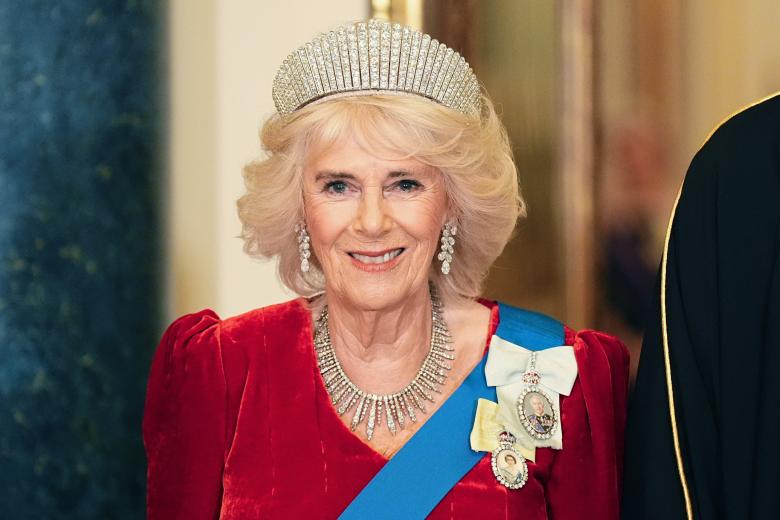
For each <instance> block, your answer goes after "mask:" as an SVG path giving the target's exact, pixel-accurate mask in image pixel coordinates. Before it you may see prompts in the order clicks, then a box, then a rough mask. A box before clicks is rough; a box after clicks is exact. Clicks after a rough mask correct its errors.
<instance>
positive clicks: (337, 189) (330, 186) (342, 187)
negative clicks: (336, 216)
mask: <svg viewBox="0 0 780 520" xmlns="http://www.w3.org/2000/svg"><path fill="white" fill-rule="evenodd" d="M347 188H348V186H347V183H346V182H344V181H331V182H329V183H327V184H326V185H325V191H328V192H330V193H338V194H343V193H346V192H347Z"/></svg>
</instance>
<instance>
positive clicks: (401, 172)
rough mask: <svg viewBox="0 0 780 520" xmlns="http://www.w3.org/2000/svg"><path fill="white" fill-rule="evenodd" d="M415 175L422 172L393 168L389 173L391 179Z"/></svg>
mask: <svg viewBox="0 0 780 520" xmlns="http://www.w3.org/2000/svg"><path fill="white" fill-rule="evenodd" d="M415 175H421V174H420V173H418V172H415V171H411V170H393V171H391V172H390V173H388V174H387V177H388V178H389V179H397V178H398V177H413V176H415Z"/></svg>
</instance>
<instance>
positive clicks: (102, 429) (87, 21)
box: [0, 0, 165, 519]
mask: <svg viewBox="0 0 780 520" xmlns="http://www.w3.org/2000/svg"><path fill="white" fill-rule="evenodd" d="M164 23H165V5H164V3H160V2H152V1H144V0H115V1H108V0H102V1H101V0H60V1H57V0H49V1H43V0H0V516H2V517H3V518H36V519H37V518H47V519H56V518H79V519H86V518H120V519H121V518H141V517H142V516H143V511H144V478H145V460H144V454H143V447H142V444H141V435H140V428H141V416H142V411H143V399H144V392H145V384H146V376H147V371H148V365H149V359H150V357H151V354H152V351H153V348H154V344H155V342H156V340H157V336H158V334H159V331H160V325H161V323H160V314H161V298H162V294H161V292H162V291H161V286H162V284H161V279H162V276H161V270H162V262H161V259H162V258H161V243H160V241H161V218H160V216H161V213H162V212H161V191H162V189H163V187H164V185H165V182H164V176H163V169H162V159H161V155H162V152H163V150H164V146H163V143H162V141H161V136H162V135H163V132H162V129H163V121H164V117H165V114H164V113H163V103H162V96H161V93H162V92H164V89H165V85H164V82H165V75H164V74H163V73H161V71H162V70H163V65H164V64H163V63H162V61H163V57H164V55H165V48H164V46H163V42H164V38H162V37H161V36H162V35H161V32H162V31H163V30H164ZM6 515H9V516H6Z"/></svg>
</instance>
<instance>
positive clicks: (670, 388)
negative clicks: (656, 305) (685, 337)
mask: <svg viewBox="0 0 780 520" xmlns="http://www.w3.org/2000/svg"><path fill="white" fill-rule="evenodd" d="M778 95H780V91H778V92H775V93H774V94H770V95H768V96H766V97H764V98H761V99H759V100H758V101H755V102H753V103H751V104H749V105H747V106H745V107H742V108H741V109H739V110H737V111H736V112H734V113H732V114H731V115H730V116H728V117H727V118H725V119H724V120H723V121H721V122H720V124H719V125H717V126H716V127H715V128H713V129H712V131H711V132H710V134H709V135H708V136H707V139H705V140H704V143H702V145H701V148H703V147H704V145H705V144H707V142H708V141H709V140H710V139H711V138H712V136H713V135H714V134H715V132H717V130H718V129H719V128H720V127H721V126H723V124H724V123H726V121H728V120H730V119H731V118H733V117H734V116H736V115H737V114H739V113H741V112H744V111H745V110H748V109H749V108H752V107H754V106H756V105H758V104H761V103H763V102H764V101H766V100H768V99H771V98H773V97H775V96H778ZM701 148H700V150H701ZM683 182H684V179H683ZM682 188H683V184H682V183H681V184H680V189H679V190H678V191H677V198H676V199H675V201H674V206H673V207H672V213H671V215H670V217H669V224H668V225H667V227H666V238H665V239H664V252H663V257H662V260H661V336H662V340H663V350H664V370H665V372H666V394H667V398H668V400H669V420H670V421H671V425H672V440H673V442H674V455H675V458H676V459H677V472H678V473H679V475H680V485H681V486H682V489H683V497H684V499H685V511H686V514H687V517H688V520H693V506H692V505H691V493H690V489H689V488H688V480H687V479H686V477H685V467H684V465H683V460H682V449H681V448H680V436H679V432H678V429H677V414H676V411H675V405H674V385H673V383H672V363H671V360H670V356H669V332H668V329H667V325H666V280H667V260H668V258H669V241H670V238H671V236H672V225H673V223H674V216H675V214H676V213H677V205H678V204H679V203H680V197H681V196H682Z"/></svg>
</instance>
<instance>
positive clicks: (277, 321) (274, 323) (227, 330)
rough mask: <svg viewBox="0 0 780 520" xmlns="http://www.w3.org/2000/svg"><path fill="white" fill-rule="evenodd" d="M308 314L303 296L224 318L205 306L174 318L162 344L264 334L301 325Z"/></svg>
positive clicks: (220, 339) (219, 339) (215, 340)
mask: <svg viewBox="0 0 780 520" xmlns="http://www.w3.org/2000/svg"><path fill="white" fill-rule="evenodd" d="M309 316H310V315H309V311H308V307H307V304H306V300H305V299H303V298H296V299H294V300H290V301H286V302H282V303H277V304H273V305H269V306H266V307H259V308H257V309H252V310H250V311H247V312H244V313H241V314H237V315H235V316H231V317H228V318H224V319H223V318H220V316H219V315H218V314H217V313H216V312H215V311H213V310H212V309H203V310H201V311H198V312H193V313H190V314H185V315H183V316H181V317H179V318H177V319H175V320H174V321H173V322H172V323H171V324H170V325H169V326H168V328H167V329H166V331H165V333H164V334H163V339H162V341H161V345H163V344H169V343H176V342H187V341H191V340H192V339H199V340H207V341H209V342H212V343H218V342H221V341H222V340H224V339H228V340H236V339H239V338H242V337H244V336H248V335H254V336H256V335H257V334H263V333H264V332H266V331H267V330H268V329H276V328H278V327H279V326H280V325H281V326H284V325H287V326H290V325H294V324H298V325H302V324H304V323H306V320H307V319H308V318H309Z"/></svg>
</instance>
